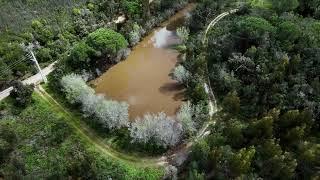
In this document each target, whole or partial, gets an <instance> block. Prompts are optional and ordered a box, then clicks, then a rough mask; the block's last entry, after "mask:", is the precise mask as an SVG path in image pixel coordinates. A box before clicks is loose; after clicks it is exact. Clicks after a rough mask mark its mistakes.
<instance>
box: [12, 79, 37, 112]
mask: <svg viewBox="0 0 320 180" xmlns="http://www.w3.org/2000/svg"><path fill="white" fill-rule="evenodd" d="M12 86H13V90H12V91H11V93H10V97H12V98H14V100H15V105H16V106H19V107H26V106H27V105H28V104H30V103H31V101H32V93H33V88H34V87H33V85H23V84H22V82H21V81H14V82H13V83H12Z"/></svg>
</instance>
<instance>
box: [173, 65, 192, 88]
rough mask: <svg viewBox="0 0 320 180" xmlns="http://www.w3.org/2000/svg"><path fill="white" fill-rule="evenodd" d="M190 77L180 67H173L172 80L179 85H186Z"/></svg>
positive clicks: (187, 72) (183, 68)
mask: <svg viewBox="0 0 320 180" xmlns="http://www.w3.org/2000/svg"><path fill="white" fill-rule="evenodd" d="M190 76H191V74H190V72H189V71H188V70H186V68H185V67H183V66H182V65H179V66H177V67H175V68H174V70H173V79H174V80H176V81H178V82H179V83H181V84H184V83H186V82H187V81H188V80H189V78H190Z"/></svg>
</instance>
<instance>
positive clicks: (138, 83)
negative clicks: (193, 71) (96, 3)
mask: <svg viewBox="0 0 320 180" xmlns="http://www.w3.org/2000/svg"><path fill="white" fill-rule="evenodd" d="M191 9H192V6H188V7H187V8H186V9H184V10H182V11H180V12H179V13H177V14H176V15H174V16H173V17H172V18H170V20H168V21H167V22H165V23H164V25H165V27H162V28H158V29H156V30H155V31H154V32H153V33H151V34H150V35H149V36H147V37H146V38H145V39H144V40H143V41H142V42H140V43H139V44H138V45H137V46H136V47H135V48H134V49H133V51H132V52H131V54H130V56H129V57H128V58H127V59H126V60H125V61H123V62H121V63H119V64H117V65H115V66H113V67H112V68H110V69H109V70H108V71H107V72H106V73H104V74H103V75H102V76H101V77H100V78H98V79H97V80H95V81H94V84H95V85H96V92H97V93H99V94H104V95H106V96H107V97H110V98H112V99H114V100H118V101H126V102H128V103H129V105H130V108H129V114H130V118H131V119H134V118H135V117H137V116H143V115H144V114H145V113H147V112H151V113H157V112H161V111H163V112H165V113H167V114H168V115H171V116H174V115H175V113H176V111H177V109H178V108H179V107H180V105H181V104H182V100H183V91H184V89H183V87H182V86H181V85H179V84H178V83H177V82H176V81H174V80H172V79H171V77H170V76H169V74H170V73H171V70H172V69H173V68H174V67H175V65H176V63H177V59H178V58H177V57H178V55H179V54H178V52H177V51H175V50H173V49H170V48H168V47H169V46H172V45H174V44H177V43H179V41H180V40H179V38H178V37H177V35H176V32H175V28H176V27H177V24H179V23H180V22H181V19H182V20H183V19H184V16H185V15H186V12H188V11H190V10H191ZM169 27H170V28H169ZM172 27H175V28H174V29H172Z"/></svg>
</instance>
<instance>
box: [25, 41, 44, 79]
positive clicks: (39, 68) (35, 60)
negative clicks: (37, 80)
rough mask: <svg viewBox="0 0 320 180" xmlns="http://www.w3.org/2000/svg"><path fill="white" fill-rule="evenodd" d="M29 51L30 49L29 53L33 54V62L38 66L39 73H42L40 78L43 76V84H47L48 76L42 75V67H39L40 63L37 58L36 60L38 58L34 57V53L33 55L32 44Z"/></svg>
mask: <svg viewBox="0 0 320 180" xmlns="http://www.w3.org/2000/svg"><path fill="white" fill-rule="evenodd" d="M27 49H28V51H29V53H30V54H31V61H33V62H34V63H35V65H36V67H37V69H38V71H39V73H40V76H41V78H42V80H43V82H44V83H47V82H48V80H47V78H46V76H45V75H44V74H43V73H42V70H41V67H40V66H39V63H38V61H37V58H36V56H35V55H34V53H33V51H32V45H31V44H30V45H29V46H28V47H27Z"/></svg>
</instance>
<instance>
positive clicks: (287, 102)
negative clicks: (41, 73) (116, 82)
mask: <svg viewBox="0 0 320 180" xmlns="http://www.w3.org/2000/svg"><path fill="white" fill-rule="evenodd" d="M188 3H195V8H194V9H193V10H192V12H190V16H188V18H187V19H186V22H185V23H184V24H183V27H179V28H178V29H177V31H176V34H177V35H178V37H179V38H180V40H181V44H179V45H177V46H175V47H173V48H175V49H176V50H178V52H179V53H180V56H179V62H178V64H177V65H176V67H175V68H174V69H173V70H172V73H171V74H170V75H172V78H173V79H175V80H177V81H178V82H179V83H180V84H182V85H183V88H184V89H185V91H184V93H183V95H184V97H185V100H186V102H184V103H183V104H182V106H181V107H180V109H179V110H177V112H176V115H175V118H173V117H170V116H168V115H166V114H165V113H158V114H150V113H147V114H145V115H144V116H143V117H139V118H137V119H135V121H131V120H130V119H129V110H128V109H129V105H128V103H127V102H118V101H115V100H112V99H111V98H108V97H104V96H102V95H99V94H96V93H95V90H94V87H91V86H90V84H89V83H88V81H90V80H93V79H95V78H96V77H99V76H100V75H101V74H102V73H103V72H105V71H107V70H108V69H109V68H110V67H112V66H113V65H115V64H117V63H119V62H120V61H121V60H123V59H125V58H126V57H127V56H128V55H129V54H130V51H131V49H132V48H133V47H134V46H135V45H136V44H137V43H138V42H139V41H140V40H141V39H142V38H143V37H144V36H146V35H148V33H150V32H151V31H152V29H153V28H155V27H157V26H159V25H160V23H161V22H163V21H165V20H166V19H168V18H169V17H171V16H172V15H174V14H175V12H176V11H178V10H180V9H182V8H183V7H185V6H186V5H187V4H188ZM235 8H237V12H236V13H232V14H231V13H230V15H228V16H226V17H225V18H223V19H222V20H220V21H219V22H218V23H217V24H216V25H215V26H214V27H212V28H211V29H209V31H208V33H207V34H205V31H206V28H207V27H208V25H209V24H210V22H211V21H212V20H213V19H215V18H216V17H219V16H218V15H220V14H221V13H224V12H230V10H232V9H235ZM118 17H125V20H124V21H123V22H121V23H116V20H117V19H118ZM0 30H1V33H0V90H3V89H5V88H6V87H9V86H13V91H12V92H11V95H10V97H8V98H6V99H5V100H3V101H1V102H0V178H5V179H7V178H8V179H10V178H11V179H190V180H202V179H319V178H320V131H319V130H320V1H319V0H247V1H237V0H195V1H188V0H154V1H153V2H152V3H150V4H149V0H68V1H60V0H59V1H57V0H56V1H54V0H43V1H40V0H16V1H9V0H0ZM29 43H32V44H33V45H34V51H35V55H36V57H37V59H38V61H39V63H40V65H41V66H43V67H44V66H46V65H48V64H50V63H52V62H54V61H57V64H56V65H55V70H54V71H53V72H52V73H51V74H50V75H49V76H48V80H49V82H48V84H46V85H44V86H43V87H44V89H42V87H39V86H37V87H36V91H35V92H34V91H33V90H34V88H35V87H34V86H32V85H30V86H25V85H23V84H22V83H21V82H20V81H17V80H22V79H25V78H26V77H29V76H31V75H32V74H35V73H36V69H35V68H34V67H33V64H32V63H31V62H30V61H29V60H28V55H27V52H26V49H25V48H24V47H25V46H26V45H28V44H29ZM208 86H210V87H208ZM210 89H212V90H213V93H214V96H215V99H213V97H211V96H212V95H210V92H209V91H210ZM213 100H215V101H216V104H217V112H215V111H214V112H213V111H212V110H211V109H210V106H214V105H215V104H214V105H213V104H212V101H213ZM214 108H216V107H214ZM212 113H213V116H211V114H212ZM202 131H203V132H202ZM184 146H186V147H184ZM181 147H182V148H181ZM189 147H190V149H188V148H189ZM179 148H181V149H182V151H185V152H189V150H190V154H188V153H186V156H185V157H183V158H185V160H177V161H181V164H179V163H177V162H175V161H174V160H172V159H174V158H172V157H174V156H176V155H177V154H175V153H174V152H175V151H176V152H179ZM181 149H180V150H181ZM172 152H173V153H172ZM170 153H171V154H170ZM172 154H173V155H172ZM170 155H172V156H170ZM159 156H161V157H162V159H165V158H167V159H165V160H162V159H161V158H160V160H159V159H158V157H159ZM170 158H172V159H170ZM183 158H181V159H183ZM159 164H160V165H159ZM175 166H176V167H175Z"/></svg>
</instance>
